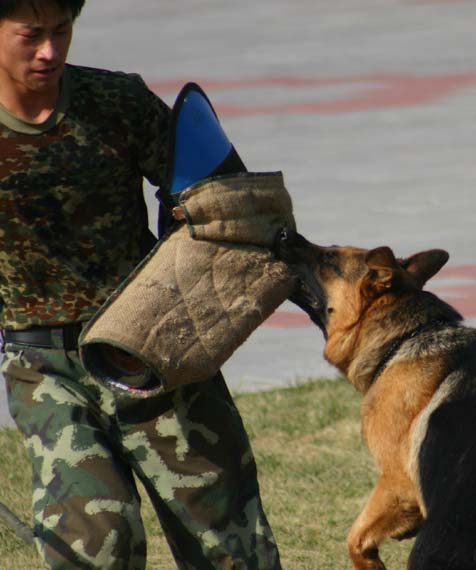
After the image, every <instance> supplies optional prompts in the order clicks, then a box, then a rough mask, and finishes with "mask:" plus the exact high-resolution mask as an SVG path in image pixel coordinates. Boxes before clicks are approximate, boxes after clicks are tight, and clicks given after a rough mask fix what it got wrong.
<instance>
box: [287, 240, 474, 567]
mask: <svg viewBox="0 0 476 570" xmlns="http://www.w3.org/2000/svg"><path fill="white" fill-rule="evenodd" d="M278 252H279V254H280V257H281V259H283V260H284V261H286V262H287V263H288V264H290V265H292V266H293V267H294V268H295V270H296V272H297V273H298V275H299V277H300V282H301V284H300V287H299V289H298V291H297V293H296V295H295V296H294V297H293V298H292V299H291V300H293V301H294V302H295V303H296V304H298V305H299V306H300V307H301V308H303V309H304V310H305V311H306V312H307V313H308V314H309V315H310V317H311V319H312V320H313V321H314V322H315V323H316V324H317V325H318V326H319V327H320V328H321V329H322V331H323V333H324V336H325V339H326V345H325V351H324V355H325V358H326V359H327V360H328V361H329V362H330V363H331V364H333V365H334V366H336V367H337V368H338V369H339V370H340V371H341V372H342V373H343V374H344V375H345V376H346V377H347V378H348V380H349V381H350V382H351V383H352V384H353V385H354V386H355V388H356V389H357V390H358V391H359V392H361V393H362V394H363V401H362V408H361V415H362V426H363V436H364V438H365V441H366V443H367V446H368V448H369V450H370V452H371V454H372V456H373V458H374V460H375V462H376V465H377V468H378V470H379V473H380V478H379V479H378V482H377V484H376V486H375V488H374V490H373V492H372V493H371V495H370V497H369V499H368V502H367V504H366V505H365V507H364V509H363V510H362V512H361V513H360V515H359V516H358V518H357V519H356V521H355V522H354V524H353V525H352V528H351V530H350V533H349V536H348V548H349V554H350V557H351V559H352V562H353V565H354V568H355V569H356V570H364V569H365V570H384V569H385V566H384V564H383V562H382V561H381V559H380V557H379V553H378V547H379V544H380V543H381V542H382V541H383V540H384V539H386V538H388V537H393V538H399V539H401V538H408V537H412V536H415V535H416V540H415V543H414V545H413V548H412V551H411V554H410V558H409V561H408V569H410V570H475V569H476V330H472V329H470V328H467V327H465V326H463V324H462V322H461V321H462V317H461V315H460V314H459V313H458V312H457V311H456V310H455V309H453V308H452V307H450V306H449V305H448V304H446V303H445V302H443V301H442V300H440V299H439V298H438V297H436V296H435V295H434V294H432V293H430V292H427V291H423V290H422V288H423V286H424V284H425V283H426V281H427V280H428V279H430V278H431V277H432V276H433V275H434V274H435V273H437V272H438V271H439V270H440V269H441V267H442V266H443V265H444V264H445V263H446V261H447V260H448V254H447V253H446V252H445V251H442V250H431V251H425V252H421V253H417V254H415V255H412V256H411V257H408V258H406V259H396V258H395V256H394V254H393V252H392V250H391V249H390V248H388V247H379V248H376V249H372V250H365V249H359V248H355V247H337V246H332V247H321V246H318V245H314V244H311V243H310V242H308V241H307V240H306V239H304V238H303V237H302V236H300V235H299V234H296V233H295V232H291V231H285V232H283V234H282V235H281V239H280V242H279V245H278Z"/></svg>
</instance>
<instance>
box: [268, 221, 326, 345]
mask: <svg viewBox="0 0 476 570" xmlns="http://www.w3.org/2000/svg"><path fill="white" fill-rule="evenodd" d="M310 248H311V244H310V243H309V242H308V241H307V240H306V239H305V238H304V237H303V236H302V235H300V234H298V233H297V232H295V231H293V230H290V229H288V228H283V229H282V230H281V231H280V232H279V234H278V236H277V239H276V246H275V250H276V253H277V256H278V258H279V259H280V260H281V261H284V262H285V263H286V264H287V265H288V266H289V267H290V268H291V269H292V270H293V271H294V272H295V274H296V275H297V277H298V285H297V288H296V290H295V292H294V293H293V294H292V296H291V297H290V298H289V300H290V301H291V302H293V303H294V304H295V305H297V306H298V307H299V308H300V309H302V310H303V311H304V312H305V313H307V315H308V316H309V318H310V319H311V321H312V322H313V323H314V324H316V325H317V326H318V327H319V328H320V329H321V330H322V331H323V333H324V334H325V333H326V322H325V314H326V310H325V307H326V295H325V293H324V291H323V289H322V287H321V285H320V284H319V282H318V280H317V279H316V276H315V274H314V272H313V270H312V267H311V266H310V264H309V262H308V260H306V258H307V257H308V255H306V253H307V254H309V251H310Z"/></svg>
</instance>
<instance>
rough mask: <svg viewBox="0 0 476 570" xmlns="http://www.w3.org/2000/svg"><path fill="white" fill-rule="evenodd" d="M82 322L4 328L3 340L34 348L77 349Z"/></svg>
mask: <svg viewBox="0 0 476 570" xmlns="http://www.w3.org/2000/svg"><path fill="white" fill-rule="evenodd" d="M82 327H83V325H82V323H72V324H67V325H63V326H58V327H32V328H30V329H25V330H22V331H14V330H8V329H6V330H4V331H3V338H4V341H5V342H6V343H7V342H11V343H14V344H21V345H25V346H32V347H34V348H60V349H63V350H77V349H78V339H79V335H80V334H81V329H82Z"/></svg>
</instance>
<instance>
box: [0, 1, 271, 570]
mask: <svg viewBox="0 0 476 570" xmlns="http://www.w3.org/2000/svg"><path fill="white" fill-rule="evenodd" d="M83 3H84V0H2V2H1V4H0V157H1V161H0V327H1V329H3V335H4V341H5V344H4V349H5V355H4V362H3V366H2V371H3V373H4V376H5V378H6V381H7V388H8V395H9V407H10V412H11V414H12V417H13V418H14V419H15V421H16V423H17V425H18V427H19V429H20V430H21V432H22V433H23V435H24V436H25V439H26V444H27V448H28V451H29V454H30V457H31V462H32V467H33V487H34V491H33V512H34V527H35V532H36V535H37V537H38V541H37V542H38V545H39V548H40V552H41V554H42V556H43V557H44V558H45V560H46V561H47V563H48V564H49V565H50V567H51V568H52V569H54V570H59V569H62V570H64V569H73V568H74V569H92V568H94V569H101V570H106V569H107V570H113V569H114V570H119V569H121V570H125V569H129V570H132V569H134V570H141V569H144V568H145V564H146V544H145V537H144V529H143V525H142V522H141V518H140V509H139V507H140V499H139V495H138V492H137V489H136V486H135V483H134V475H135V476H136V477H137V478H139V479H140V480H141V481H142V482H143V484H144V486H145V488H146V489H147V492H148V493H149V495H150V497H151V500H152V502H153V504H154V506H155V508H156V510H157V514H158V516H159V518H160V522H161V524H162V527H163V529H164V533H165V535H166V537H167V540H168V542H169V544H170V547H171V549H172V552H173V554H174V557H175V559H176V561H177V565H178V566H179V567H180V568H187V569H188V570H192V569H197V570H201V569H212V568H220V569H232V568H233V569H238V568H239V569H244V568H247V569H248V570H251V569H260V570H261V569H262V570H264V569H277V568H280V563H279V556H278V552H277V549H276V545H275V543H274V539H273V536H272V533H271V531H270V529H269V526H268V523H267V521H266V517H265V515H264V513H263V510H262V507H261V501H260V495H259V489H258V484H257V477H256V466H255V462H254V459H253V456H252V453H251V450H250V447H249V442H248V440H247V437H246V434H245V431H244V428H243V425H242V422H241V418H240V416H239V413H238V412H237V410H236V408H235V406H234V404H233V402H232V399H231V397H230V395H229V393H228V391H227V389H226V386H225V384H224V381H223V378H222V377H221V376H220V375H219V376H218V377H216V378H214V379H211V380H209V381H207V382H201V383H197V384H193V385H189V386H187V387H185V388H183V389H177V390H175V391H172V392H169V393H166V394H165V395H162V396H159V397H154V398H151V399H149V400H144V401H139V402H138V401H137V400H133V399H130V398H128V397H127V396H123V397H121V398H118V397H115V396H114V394H112V393H111V392H110V391H109V390H108V389H107V388H106V387H104V386H103V385H100V384H98V383H97V382H96V381H95V380H94V379H92V378H91V377H89V376H88V375H87V374H86V372H85V371H84V369H83V368H82V367H81V363H80V361H79V358H78V352H77V339H78V335H79V332H80V330H81V327H82V326H83V324H84V323H85V322H86V321H87V320H88V319H89V318H90V317H91V316H92V315H93V314H94V313H95V311H96V310H97V309H98V307H99V306H100V305H101V304H102V303H103V302H104V301H105V299H106V298H107V297H108V296H109V294H110V293H111V292H112V291H113V290H114V289H115V288H116V287H117V286H118V285H119V284H120V283H121V282H122V280H123V279H124V278H125V277H126V276H127V275H128V274H129V273H130V272H131V270H132V269H133V268H134V267H135V266H136V265H137V263H138V262H139V261H140V260H141V259H142V258H143V257H144V256H145V255H146V253H147V252H148V251H149V250H150V249H151V247H152V246H153V245H154V242H155V239H154V238H153V236H152V234H151V233H150V232H149V230H148V227H147V216H146V208H145V203H144V199H143V195H142V179H143V176H145V177H147V178H148V179H149V180H150V181H151V183H153V184H156V185H159V186H160V184H161V182H162V181H163V178H164V171H165V156H166V151H167V135H168V132H167V131H168V121H169V110H168V108H167V107H166V105H165V104H164V103H163V102H162V101H161V100H160V99H158V98H157V97H156V96H155V95H153V94H152V93H151V92H150V91H149V90H148V89H147V88H146V86H145V84H144V83H143V81H142V80H141V79H140V77H138V76H135V75H126V74H122V73H111V72H107V71H101V70H96V69H90V68H81V67H77V66H71V65H66V64H65V61H66V58H67V53H68V48H69V45H70V41H71V36H72V28H73V23H74V20H75V18H76V17H77V16H78V15H79V13H80V11H81V9H82V7H83Z"/></svg>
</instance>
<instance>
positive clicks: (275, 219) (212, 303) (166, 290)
mask: <svg viewBox="0 0 476 570" xmlns="http://www.w3.org/2000/svg"><path fill="white" fill-rule="evenodd" d="M179 207H180V211H181V213H182V214H183V215H184V217H185V219H186V222H185V223H184V224H183V225H182V226H181V227H179V228H178V229H177V230H176V231H175V232H173V233H172V234H171V235H170V236H168V237H167V238H166V239H164V240H162V241H161V242H159V244H158V245H157V246H156V248H155V249H154V250H153V251H152V252H151V254H149V256H148V257H147V258H146V259H145V260H144V261H143V262H142V264H141V265H140V266H139V267H138V268H137V269H136V271H135V272H134V273H133V274H132V275H131V276H129V278H128V279H127V280H126V281H125V282H124V283H123V284H122V285H121V287H120V288H119V289H118V290H117V291H116V293H115V294H114V295H112V296H111V297H110V299H109V300H108V301H107V302H106V303H105V305H104V306H103V307H102V308H101V309H100V310H99V311H98V313H97V314H96V315H95V317H94V318H93V319H92V320H91V321H90V323H89V324H88V326H87V328H86V329H85V331H84V332H83V335H82V338H81V342H80V348H81V356H82V360H83V364H84V366H85V367H86V368H87V369H88V370H89V372H91V373H92V374H93V375H95V376H96V377H98V378H99V379H100V380H103V381H109V382H111V381H112V382H115V381H117V380H118V378H117V369H115V370H113V369H112V368H111V367H110V365H109V364H108V363H107V362H106V361H105V359H104V350H103V349H104V346H113V347H117V348H120V349H122V350H123V351H125V352H126V353H128V354H130V355H133V356H135V357H137V358H138V359H140V361H141V362H142V363H143V364H144V365H145V366H146V367H147V370H148V372H149V376H151V375H152V376H153V377H155V379H159V380H160V386H159V387H156V388H154V389H153V390H152V392H156V391H157V390H159V391H161V390H168V389H173V388H176V387H177V386H180V385H183V384H188V383H191V382H197V381H200V380H206V379H208V378H210V377H212V376H213V375H214V374H215V373H216V372H217V371H218V370H219V369H220V367H221V366H222V365H223V364H224V362H225V361H226V360H227V359H228V358H229V357H230V356H231V355H232V354H233V352H234V351H235V350H236V349H237V348H238V347H239V346H240V345H241V344H242V343H243V342H244V341H245V340H246V339H247V338H248V336H249V335H250V334H251V333H252V332H253V331H254V330H255V329H256V328H257V327H258V326H259V325H260V324H261V323H263V321H264V320H265V319H267V318H268V317H269V316H270V315H271V313H272V312H273V311H274V310H275V309H276V308H277V307H278V306H279V305H280V304H281V303H282V302H283V301H284V300H285V299H287V298H288V297H289V296H290V295H291V293H292V291H293V289H294V287H295V284H296V282H295V277H294V275H293V274H292V273H291V271H290V269H289V268H288V267H287V266H286V265H285V264H284V263H282V262H281V261H278V260H277V259H276V257H275V255H274V253H273V252H272V249H271V248H272V247H273V243H274V240H275V238H276V234H277V232H278V231H279V230H280V229H281V228H283V227H284V226H287V227H289V228H294V227H295V222H294V217H293V213H292V203H291V199H290V196H289V194H288V192H287V190H286V188H285V186H284V182H283V177H282V174H281V173H279V172H278V173H264V174H254V173H244V174H239V175H232V176H226V177H219V178H215V179H207V180H204V181H201V182H199V183H197V184H195V185H194V186H192V187H190V188H189V189H187V190H185V191H184V192H183V193H182V194H181V197H180V202H179ZM145 382H147V375H145V376H143V375H139V376H138V377H137V378H136V379H134V377H133V376H132V377H131V378H130V379H129V380H128V383H129V384H136V387H137V385H140V384H144V383H145ZM137 392H138V395H141V394H144V395H146V394H148V393H149V392H150V391H148V390H145V389H144V390H143V391H141V390H139V389H137Z"/></svg>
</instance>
